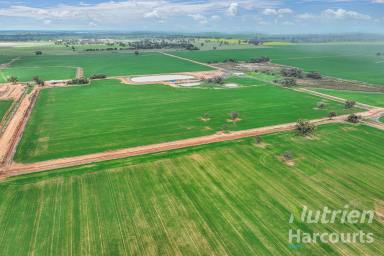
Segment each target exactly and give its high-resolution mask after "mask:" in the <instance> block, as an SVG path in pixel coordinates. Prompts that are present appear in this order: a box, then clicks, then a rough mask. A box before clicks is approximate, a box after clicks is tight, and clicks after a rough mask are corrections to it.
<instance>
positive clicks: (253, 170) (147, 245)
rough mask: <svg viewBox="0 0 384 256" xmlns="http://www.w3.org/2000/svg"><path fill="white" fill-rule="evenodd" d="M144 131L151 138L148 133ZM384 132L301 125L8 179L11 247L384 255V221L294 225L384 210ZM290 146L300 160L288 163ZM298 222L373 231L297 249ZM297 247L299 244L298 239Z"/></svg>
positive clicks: (17, 250) (22, 251) (2, 236)
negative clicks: (358, 238) (293, 237)
mask: <svg viewBox="0 0 384 256" xmlns="http://www.w3.org/2000/svg"><path fill="white" fill-rule="evenodd" d="M143 137H144V136H143ZM383 139H384V133H383V132H382V131H380V130H377V129H373V128H370V127H366V126H352V125H348V124H343V125H328V126H322V127H320V128H319V129H318V130H317V132H316V139H306V138H302V137H298V136H295V135H293V134H292V133H280V134H274V135H268V136H262V140H263V143H264V146H266V147H260V146H256V145H255V144H254V141H253V140H252V139H243V140H238V141H233V142H226V143H219V144H213V145H209V146H201V147H197V148H190V149H188V150H179V151H173V152H164V153H161V154H156V155H151V156H142V157H134V158H129V159H121V160H116V161H110V162H103V163H98V164H92V165H87V166H83V167H77V168H72V169H65V170H61V171H50V172H44V173H39V174H33V175H25V176H19V177H16V178H10V179H8V180H6V181H3V182H2V183H0V193H1V195H2V196H1V198H0V225H1V227H2V229H1V232H0V241H1V243H2V246H0V254H1V255H26V254H35V255H63V254H71V255H96V254H101V255H258V254H262V255H293V254H300V255H326V254H327V255H380V254H382V252H383V251H384V237H383V234H384V224H383V223H382V222H380V221H378V219H376V217H375V219H374V221H373V223H371V224H340V222H338V221H336V223H335V224H305V223H301V222H300V221H295V222H293V223H292V224H289V222H288V220H289V218H290V214H291V213H293V214H294V216H295V218H296V219H298V218H299V216H300V213H301V210H302V207H303V205H306V206H307V207H308V208H309V209H312V210H318V209H323V207H324V206H327V207H329V208H330V209H332V210H336V209H337V210H339V209H344V206H345V205H349V206H350V207H351V208H353V209H359V210H371V209H373V210H378V209H379V208H378V207H379V204H380V202H383V200H384V196H383V195H384V187H383V183H384V176H383V168H382V166H383V164H384V154H383V152H384V144H383V143H382V141H383ZM285 151H290V152H291V154H292V156H293V161H294V165H293V166H288V165H287V164H285V163H283V162H282V161H280V160H279V158H280V156H281V155H282V153H283V152H285ZM289 229H294V230H296V229H301V230H302V231H304V232H310V233H314V232H320V233H321V232H337V233H343V232H344V233H357V232H359V231H360V230H363V231H364V232H365V233H370V232H371V233H373V238H374V242H373V243H370V244H361V243H336V244H332V243H313V244H299V245H300V246H299V247H297V246H296V247H292V246H291V245H290V244H289V241H288V231H289ZM295 245H297V244H295Z"/></svg>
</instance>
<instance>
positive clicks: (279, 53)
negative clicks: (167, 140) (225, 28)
mask: <svg viewBox="0 0 384 256" xmlns="http://www.w3.org/2000/svg"><path fill="white" fill-rule="evenodd" d="M383 51H384V43H350V44H347V43H344V44H342V43H339V44H336V43H334V44H332V43H330V44H293V45H286V46H274V47H260V48H252V49H238V50H211V51H194V52H186V51H184V52H182V51H179V52H173V54H175V55H178V56H182V57H186V58H191V59H194V60H198V61H202V62H213V61H224V60H226V59H235V60H239V61H247V60H249V59H250V58H255V57H260V56H269V57H270V58H271V59H272V62H275V63H279V64H284V65H289V66H295V67H300V68H303V69H304V70H306V71H312V70H314V71H319V72H321V73H322V74H324V75H328V76H333V77H337V78H343V79H349V80H357V81H362V82H366V83H371V84H375V85H384V58H383V56H377V55H376V54H377V53H378V52H383Z"/></svg>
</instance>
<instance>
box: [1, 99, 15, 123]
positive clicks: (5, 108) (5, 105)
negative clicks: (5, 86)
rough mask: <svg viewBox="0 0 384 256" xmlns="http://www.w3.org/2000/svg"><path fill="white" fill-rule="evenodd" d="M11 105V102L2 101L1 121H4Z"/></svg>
mask: <svg viewBox="0 0 384 256" xmlns="http://www.w3.org/2000/svg"><path fill="white" fill-rule="evenodd" d="M11 105H12V101H11V100H0V121H1V120H2V119H3V117H4V115H5V113H7V111H8V109H9V108H10V106H11Z"/></svg>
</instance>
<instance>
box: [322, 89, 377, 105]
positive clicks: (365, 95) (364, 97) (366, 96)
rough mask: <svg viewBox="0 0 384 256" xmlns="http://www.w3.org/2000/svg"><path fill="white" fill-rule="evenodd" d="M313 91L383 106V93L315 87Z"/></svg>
mask: <svg viewBox="0 0 384 256" xmlns="http://www.w3.org/2000/svg"><path fill="white" fill-rule="evenodd" d="M315 91H318V92H321V93H325V94H329V95H332V96H336V97H340V98H344V99H347V100H354V101H358V102H361V103H364V104H368V105H372V106H376V107H384V93H379V92H362V91H342V90H328V89H315Z"/></svg>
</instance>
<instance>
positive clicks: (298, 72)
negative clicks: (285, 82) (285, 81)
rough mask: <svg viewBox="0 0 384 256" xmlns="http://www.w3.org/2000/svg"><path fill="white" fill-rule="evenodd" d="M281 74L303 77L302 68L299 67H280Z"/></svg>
mask: <svg viewBox="0 0 384 256" xmlns="http://www.w3.org/2000/svg"><path fill="white" fill-rule="evenodd" d="M281 75H282V76H285V77H296V78H303V70H301V69H299V68H290V67H287V68H283V69H281Z"/></svg>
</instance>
